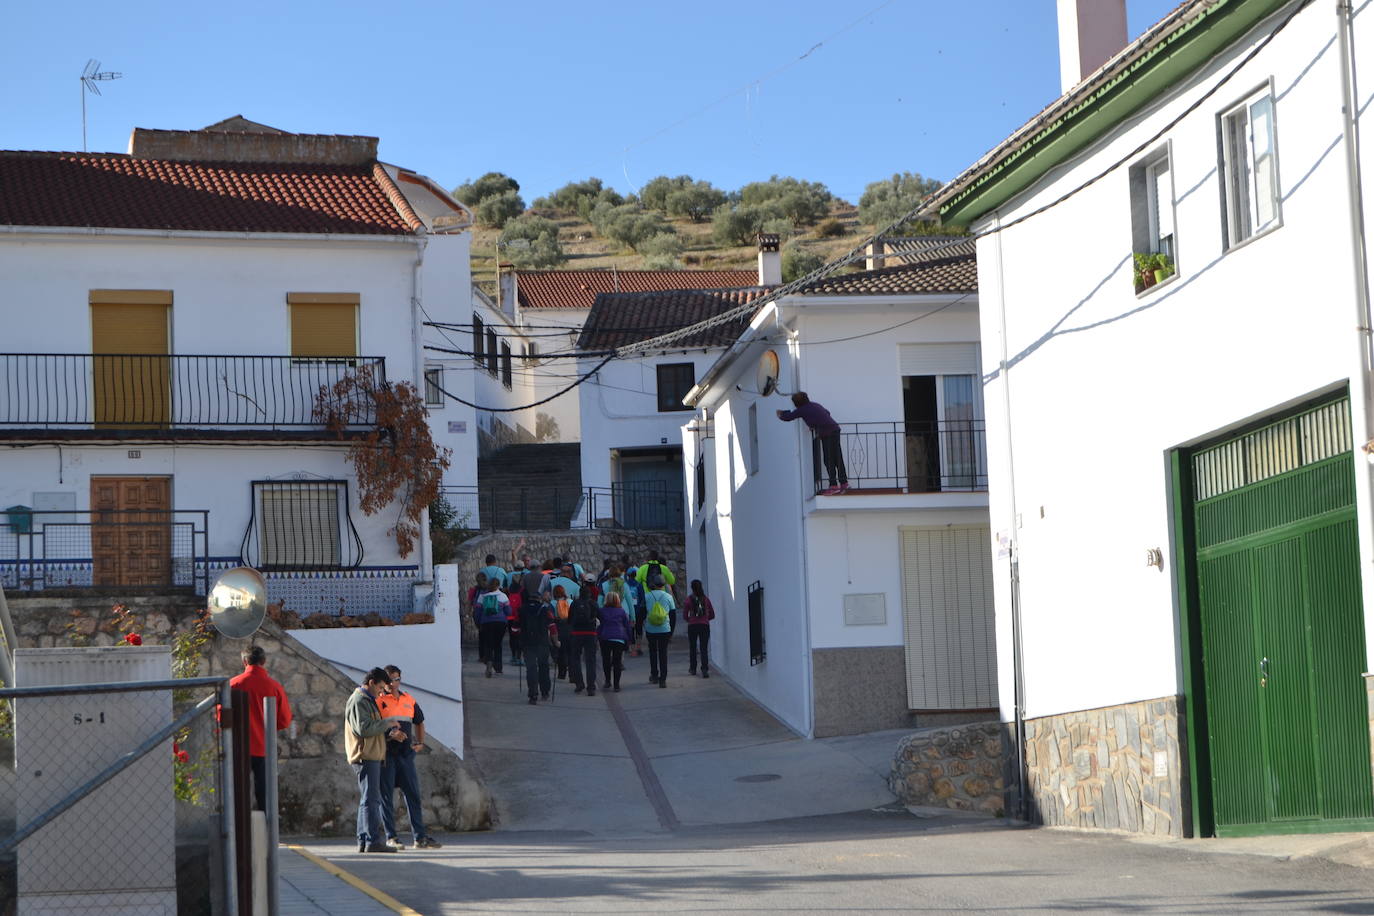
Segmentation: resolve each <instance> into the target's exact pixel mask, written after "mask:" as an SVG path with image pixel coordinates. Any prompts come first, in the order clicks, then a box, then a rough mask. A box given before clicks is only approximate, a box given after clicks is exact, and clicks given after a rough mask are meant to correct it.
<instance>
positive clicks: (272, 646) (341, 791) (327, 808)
mask: <svg viewBox="0 0 1374 916" xmlns="http://www.w3.org/2000/svg"><path fill="white" fill-rule="evenodd" d="M194 602H195V599H144V598H132V599H129V600H128V601H126V602H125V604H126V605H127V606H128V607H129V608H130V610H131V611H133V612H134V613H135V614H136V615H137V617H138V619H139V629H138V632H139V633H140V635H142V636H143V638H144V642H145V644H152V645H156V644H170V643H171V642H172V639H173V634H174V633H175V632H177V631H185V630H189V629H191V628H192V627H193V626H194V625H195V623H196V612H197V610H198V605H197V604H195V603H194ZM78 603H79V604H81V605H82V607H83V610H84V611H85V613H84V614H83V616H82V617H80V618H73V617H72V615H71V608H72V607H73V605H74V604H78ZM110 603H111V602H104V603H100V602H98V601H96V600H94V599H89V598H88V599H80V600H78V599H53V598H34V599H16V600H11V601H10V610H11V613H12V614H13V616H14V619H15V627H16V629H17V631H18V636H19V644H20V645H21V646H23V647H30V646H34V647H52V646H66V645H71V644H72V643H71V641H70V639H69V638H68V630H67V624H68V623H69V622H72V621H73V620H74V619H75V620H76V621H77V623H78V630H79V631H80V632H82V633H84V634H86V635H87V636H88V637H89V638H90V644H91V645H106V646H108V645H113V644H114V643H115V642H116V641H117V637H119V636H121V635H122V634H120V633H118V632H117V631H116V629H115V621H114V618H113V616H112V615H111V614H110V613H109V607H108V605H109V604H110ZM252 641H253V642H254V643H256V644H258V645H260V646H262V647H263V649H264V650H265V651H266V652H267V664H266V666H265V667H266V669H267V671H268V673H269V674H271V675H272V676H273V677H274V678H276V679H277V680H278V681H280V682H281V683H282V686H283V687H285V688H286V694H287V697H288V698H289V699H290V701H291V709H292V713H293V714H294V718H295V731H296V737H295V738H291V737H290V736H289V733H287V732H282V733H280V735H279V738H280V740H279V754H280V761H279V766H278V770H279V773H278V783H279V784H278V791H279V795H280V799H281V816H282V821H281V830H282V832H283V833H288V834H312V835H353V833H354V830H355V816H356V812H357V806H358V783H357V778H356V777H355V776H354V774H353V770H352V768H351V767H350V766H349V765H348V763H347V761H346V760H345V759H344V749H343V736H342V733H341V730H342V728H343V713H344V704H345V703H346V701H347V699H348V695H349V694H350V693H351V692H352V691H353V689H354V688H355V687H356V685H355V684H354V683H352V682H351V681H350V680H349V679H348V678H346V677H345V676H344V675H342V674H341V673H339V671H338V670H337V669H336V668H335V667H334V666H333V665H332V664H330V663H329V662H328V661H326V660H325V659H323V658H321V657H320V656H318V655H316V654H315V653H314V652H312V651H311V650H309V649H308V648H306V647H305V646H303V645H301V643H300V642H299V641H298V640H296V639H295V638H294V637H293V636H292V635H291V633H290V631H286V630H282V629H281V628H280V627H278V626H277V625H276V624H274V623H273V622H272V621H271V620H267V621H264V623H263V626H262V629H260V630H259V631H258V632H257V633H256V634H254V636H253V640H252ZM247 645H248V641H247V640H232V639H226V638H224V637H222V636H219V635H218V634H215V635H214V636H213V637H212V639H211V640H210V641H209V642H208V643H207V644H206V646H205V648H204V650H203V651H204V660H203V662H202V665H201V672H200V673H201V674H202V675H205V676H213V675H225V674H228V675H233V674H238V673H239V672H240V671H242V670H243V663H242V662H241V661H240V658H239V653H240V652H241V651H242V650H243V648H244V647H245V646H247ZM425 743H426V745H427V746H428V747H430V748H431V750H430V751H428V752H426V753H423V754H421V755H420V756H419V757H418V758H417V769H418V770H419V773H420V782H421V786H422V788H423V789H424V792H425V819H426V826H428V827H431V828H432V829H435V830H482V829H486V828H488V827H490V826H491V810H492V803H491V797H490V795H489V794H488V792H487V789H486V786H485V785H484V783H483V781H482V778H481V775H480V771H478V770H477V768H476V766H475V765H474V764H472V763H469V762H465V761H463V760H461V759H459V757H458V756H457V755H456V754H454V753H453V752H452V751H451V750H449V749H448V748H446V747H444V746H443V745H441V744H439V743H438V742H436V741H434V740H433V739H432V738H431V739H429V740H426V742H425ZM404 808H405V806H404V805H398V813H399V811H401V810H404ZM402 822H404V819H402Z"/></svg>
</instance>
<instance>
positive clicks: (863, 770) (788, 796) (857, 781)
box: [464, 636, 906, 835]
mask: <svg viewBox="0 0 1374 916" xmlns="http://www.w3.org/2000/svg"><path fill="white" fill-rule="evenodd" d="M467 661H468V664H467V665H465V666H464V671H465V676H464V697H465V700H466V704H465V705H466V712H467V722H468V740H469V744H470V748H471V755H472V756H471V758H470V759H473V760H475V761H476V762H477V763H478V764H479V765H480V767H481V769H482V772H483V774H484V775H485V777H486V782H487V788H488V790H489V791H490V792H491V794H492V796H493V798H494V800H495V803H496V809H497V826H498V827H499V828H500V829H504V830H532V831H546V830H547V831H559V832H565V831H576V832H586V833H591V834H598V835H609V834H617V835H618V834H626V833H649V832H664V831H675V830H678V829H680V828H684V827H697V826H707V825H713V824H738V823H750V822H755V821H768V820H777V819H782V818H794V817H804V816H809V815H817V814H836V813H842V812H847V811H856V810H863V809H869V808H875V807H881V806H886V805H891V804H895V803H896V798H895V797H894V796H893V795H892V793H891V792H890V791H889V790H888V788H887V781H886V780H887V775H888V772H889V770H890V769H891V763H892V755H893V752H894V750H895V748H896V746H897V742H898V741H899V740H900V739H901V738H902V737H903V736H904V735H905V734H906V732H905V731H898V732H883V733H878V734H873V735H860V736H850V737H844V738H832V739H822V740H815V741H806V740H803V739H801V738H798V737H797V736H796V734H795V733H793V732H792V731H791V730H789V729H788V728H786V727H785V726H783V725H782V724H781V723H780V722H778V720H776V719H775V718H773V717H772V716H771V715H770V714H769V713H768V712H766V711H765V710H763V709H762V708H761V707H759V706H758V705H756V704H755V703H753V702H752V701H751V700H749V699H748V698H747V697H745V696H744V695H743V694H742V693H740V692H739V691H738V690H736V689H735V688H734V687H733V686H731V684H730V683H729V682H728V681H727V680H725V678H723V677H721V676H719V675H717V674H714V673H713V675H712V677H711V678H710V679H709V680H704V679H702V678H701V677H699V676H698V677H691V676H689V675H688V674H687V647H686V639H685V637H681V636H679V637H676V638H674V640H673V642H672V643H671V645H670V647H669V653H668V669H669V673H668V685H667V687H666V688H659V687H658V686H657V685H654V684H651V683H649V661H648V657H647V656H642V657H640V658H632V659H627V660H626V670H625V673H624V675H623V677H622V680H621V692H620V693H613V692H610V691H605V690H603V689H602V688H601V686H600V684H598V686H597V694H596V696H594V697H588V696H585V695H582V694H575V693H574V692H573V686H572V684H571V683H570V682H568V681H558V682H557V690H556V693H555V695H554V697H553V698H552V699H551V701H550V702H542V701H541V702H540V703H539V704H538V705H535V706H530V705H529V703H528V701H527V698H526V688H525V680H524V675H525V669H524V668H518V667H513V666H512V665H511V664H510V663H509V660H508V659H507V660H506V662H505V663H504V669H505V670H504V673H503V674H502V675H501V676H499V677H492V678H490V679H488V678H486V677H484V676H483V667H482V666H481V665H478V664H477V663H476V659H475V657H469V658H468V660H467ZM555 673H556V672H555Z"/></svg>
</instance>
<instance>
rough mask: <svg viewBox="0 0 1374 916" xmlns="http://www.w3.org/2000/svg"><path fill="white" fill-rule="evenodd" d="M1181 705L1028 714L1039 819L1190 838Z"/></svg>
mask: <svg viewBox="0 0 1374 916" xmlns="http://www.w3.org/2000/svg"><path fill="white" fill-rule="evenodd" d="M1181 704H1182V698H1181V697H1163V698H1161V699H1156V700H1145V701H1142V702H1139V703H1126V704H1123V705H1120V706H1108V707H1105V708H1102V709H1089V710H1084V711H1081V712H1072V713H1065V714H1063V715H1058V716H1046V717H1044V718H1040V719H1027V720H1026V776H1027V781H1028V788H1029V790H1030V808H1031V817H1032V819H1033V820H1034V821H1035V822H1037V823H1042V824H1046V825H1049V826H1070V827H1099V828H1105V829H1111V830H1124V831H1128V832H1130V833H1144V834H1150V835H1154V836H1173V837H1181V836H1183V828H1184V822H1183V819H1184V810H1185V808H1186V807H1187V805H1186V801H1185V799H1184V794H1183V778H1182V756H1181V754H1180V745H1179V738H1178V733H1179V724H1180V721H1181V720H1182V717H1183V713H1182V705H1181Z"/></svg>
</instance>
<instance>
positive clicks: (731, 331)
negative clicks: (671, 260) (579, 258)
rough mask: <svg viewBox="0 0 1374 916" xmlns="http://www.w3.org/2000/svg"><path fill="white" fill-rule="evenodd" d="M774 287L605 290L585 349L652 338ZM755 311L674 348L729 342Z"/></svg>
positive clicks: (582, 341)
mask: <svg viewBox="0 0 1374 916" xmlns="http://www.w3.org/2000/svg"><path fill="white" fill-rule="evenodd" d="M768 289H769V287H766V286H753V287H748V288H744V289H705V290H702V289H677V290H659V291H654V292H647V293H602V294H601V295H599V296H597V297H596V301H595V303H594V304H593V305H592V311H591V314H589V315H588V316H587V323H586V324H584V325H583V326H582V336H581V337H580V338H579V339H578V341H577V346H578V349H581V350H608V349H611V348H612V347H623V346H625V345H627V344H632V343H637V342H639V341H641V340H648V339H649V338H650V337H655V336H657V335H659V334H666V333H667V332H669V331H672V330H675V329H677V328H682V327H686V326H687V325H690V324H696V323H697V322H699V321H705V320H706V319H708V318H712V317H714V316H716V315H719V314H720V313H721V312H724V311H728V310H729V309H732V308H735V307H736V306H740V305H744V304H745V303H746V302H748V301H749V300H751V299H756V298H758V297H759V296H762V295H763V294H764V293H766V292H768ZM749 317H750V316H749V315H745V316H743V317H742V318H740V319H739V320H738V321H732V322H729V323H727V324H721V325H717V326H716V327H714V328H708V329H706V330H704V331H701V332H700V333H698V334H695V335H693V336H691V337H687V338H684V339H683V340H679V341H675V342H674V343H673V346H672V348H673V349H674V350H682V349H695V348H699V347H725V346H729V345H730V344H731V343H733V342H734V341H735V339H736V338H737V337H739V335H740V332H741V331H742V330H744V328H745V327H747V326H748V324H749Z"/></svg>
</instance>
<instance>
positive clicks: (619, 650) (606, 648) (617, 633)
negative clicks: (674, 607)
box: [597, 592, 633, 693]
mask: <svg viewBox="0 0 1374 916" xmlns="http://www.w3.org/2000/svg"><path fill="white" fill-rule="evenodd" d="M605 599H606V604H605V606H604V607H602V608H601V610H599V611H597V617H598V618H600V620H601V626H600V628H598V630H597V636H598V637H599V638H600V640H601V673H602V674H603V675H604V676H605V680H603V681H602V682H601V686H602V688H603V689H606V690H614V691H615V692H616V693H619V692H620V672H622V671H624V670H625V665H624V663H623V662H622V661H621V658H622V656H623V655H624V654H625V647H626V646H627V645H629V642H630V632H631V630H632V628H633V625H632V624H631V623H630V616H629V615H628V614H626V613H625V609H624V608H623V607H621V606H620V595H618V594H617V593H615V592H611V593H610V594H609V595H606V596H605Z"/></svg>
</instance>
